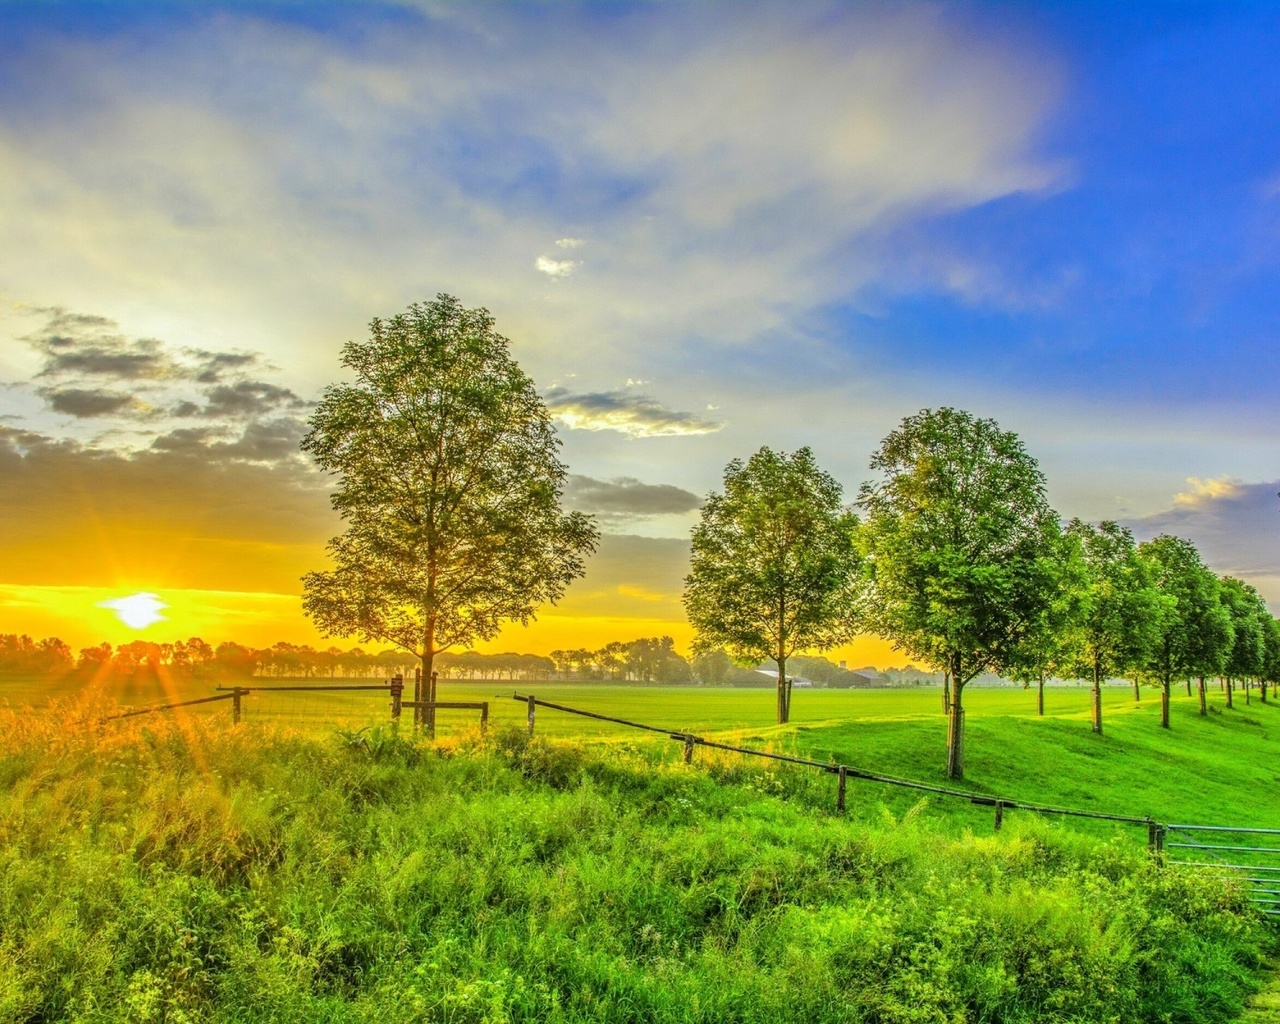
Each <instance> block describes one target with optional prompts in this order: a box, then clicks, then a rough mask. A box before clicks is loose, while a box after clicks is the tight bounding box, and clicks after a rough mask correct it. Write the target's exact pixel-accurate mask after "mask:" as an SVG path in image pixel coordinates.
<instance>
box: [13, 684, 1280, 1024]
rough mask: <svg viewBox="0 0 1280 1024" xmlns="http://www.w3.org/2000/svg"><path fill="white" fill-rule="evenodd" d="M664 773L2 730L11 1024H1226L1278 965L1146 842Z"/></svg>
mask: <svg viewBox="0 0 1280 1024" xmlns="http://www.w3.org/2000/svg"><path fill="white" fill-rule="evenodd" d="M649 696H650V698H652V696H653V695H649ZM672 699H674V698H672ZM815 704H816V702H815ZM993 706H994V705H993ZM922 707H923V705H922ZM981 717H982V716H981V715H976V716H975V719H974V721H978V720H980V719H981ZM991 720H992V721H993V722H994V721H997V720H998V719H995V718H993V719H991ZM936 727H937V723H936V722H935V721H933V719H932V718H930V719H929V721H928V728H929V730H934V729H936ZM828 728H830V729H834V730H835V731H834V732H833V733H832V735H833V736H836V737H838V736H840V735H843V733H841V732H840V731H839V730H840V729H847V728H851V727H849V726H840V727H825V726H824V727H821V728H817V729H815V730H814V731H813V732H812V733H807V734H803V735H804V736H805V737H806V742H808V741H809V740H810V739H812V738H813V737H814V736H821V735H822V734H823V731H824V730H825V729H828ZM765 732H766V734H767V736H772V738H773V739H774V740H777V738H778V737H777V736H776V735H774V734H772V733H771V732H770V731H768V730H766V731H765ZM856 735H857V736H858V737H860V738H861V736H862V733H861V732H858V733H857V734H856ZM767 736H766V738H767ZM673 747H674V745H673V744H670V743H667V742H665V741H662V740H661V739H659V740H656V741H646V742H644V743H641V744H633V743H630V742H613V743H610V744H606V745H605V746H603V747H596V748H581V747H578V746H575V745H572V744H548V743H545V742H542V741H539V742H536V743H535V744H533V745H532V746H528V745H526V744H525V742H524V741H523V739H522V738H521V736H520V734H519V733H518V732H514V731H512V732H507V733H505V734H504V733H502V732H499V734H498V736H497V737H495V739H494V740H493V741H492V742H491V743H490V744H488V745H487V746H485V747H483V748H477V747H474V746H470V745H469V744H468V743H467V742H462V743H459V742H457V741H453V742H449V743H445V744H442V745H441V746H440V747H439V748H428V747H425V746H421V745H411V744H409V743H405V742H403V741H399V740H396V739H394V738H392V737H390V736H389V735H387V734H373V735H369V734H365V735H364V736H363V737H362V738H360V739H359V741H358V742H354V743H353V742H350V741H344V740H342V739H341V738H337V737H334V736H333V735H332V734H330V735H329V736H328V737H324V736H319V737H318V736H316V735H314V734H305V735H303V734H298V733H296V732H295V733H289V732H285V733H281V732H276V731H272V730H271V729H270V728H269V727H263V726H261V725H249V726H247V727H245V728H242V729H240V730H237V731H232V730H230V729H228V728H227V727H226V723H225V719H222V720H217V719H208V718H203V719H197V720H194V721H188V722H184V721H183V720H182V719H176V718H175V719H165V720H152V721H150V722H148V723H145V724H144V723H143V722H140V721H138V720H133V721H132V722H130V723H128V724H125V725H113V726H109V727H107V728H106V729H104V730H102V731H101V732H98V731H96V730H93V729H89V728H82V729H78V730H66V729H62V728H60V727H58V726H56V725H54V724H53V723H51V722H50V721H49V720H48V719H47V718H46V719H42V718H39V717H36V716H19V717H15V718H10V719H8V720H6V721H3V722H0V1020H15V1021H16V1020H62V1019H72V1020H86V1021H107V1020H130V1021H161V1020H166V1021H185V1020H219V1021H222V1020H226V1021H231V1020H236V1021H249V1020H272V1021H287V1020H296V1021H308V1022H311V1021H329V1020H333V1021H374V1020H376V1021H379V1022H395V1021H414V1020H423V1019H431V1020H448V1021H475V1022H482V1021H483V1022H491V1021H509V1020H521V1021H525V1020H528V1021H533V1020H538V1021H542V1020H549V1021H556V1020H574V1021H588V1020H590V1021H598V1020H599V1021H635V1020H664V1021H665V1020H669V1021H722V1020H742V1021H878V1022H886V1024H887V1022H895V1024H897V1022H904V1024H905V1022H938V1024H942V1022H952V1021H954V1022H959V1021H983V1020H985V1021H1002V1022H1004V1021H1008V1022H1018V1021H1041V1020H1053V1021H1144V1020H1151V1021H1155V1020H1178V1021H1220V1020H1224V1019H1226V1018H1228V1017H1229V1016H1230V1015H1232V1014H1233V1013H1235V1012H1238V1010H1239V1007H1240V1005H1241V1002H1242V999H1243V997H1244V995H1245V994H1246V992H1247V990H1248V988H1249V986H1250V984H1251V978H1252V976H1253V972H1254V971H1255V969H1256V967H1257V965H1258V963H1259V961H1260V957H1261V955H1262V953H1263V951H1264V948H1265V941H1266V940H1265V938H1264V935H1263V933H1262V931H1261V929H1260V928H1259V927H1258V925H1257V924H1256V923H1254V922H1253V921H1252V920H1251V919H1250V918H1249V917H1248V916H1247V915H1245V914H1242V913H1241V909H1242V908H1241V905H1240V904H1239V901H1238V897H1237V896H1235V895H1233V894H1232V893H1231V892H1229V891H1228V890H1225V889H1224V888H1222V887H1221V886H1220V885H1219V884H1217V883H1213V882H1212V881H1209V880H1203V879H1196V878H1187V877H1185V876H1183V875H1181V874H1178V873H1176V872H1170V871H1167V870H1165V871H1161V870H1157V869H1155V868H1154V867H1153V866H1152V865H1151V864H1150V863H1149V862H1148V861H1147V859H1146V857H1145V855H1144V854H1143V853H1142V852H1141V850H1140V847H1137V848H1135V845H1134V844H1133V843H1131V842H1127V841H1124V840H1119V841H1115V842H1109V843H1097V842H1093V841H1089V840H1082V839H1080V838H1079V837H1078V836H1077V835H1076V834H1074V833H1072V832H1070V831H1067V830H1061V829H1055V828H1048V827H1045V826H1043V825H1042V824H1040V823H1037V822H1035V821H1034V820H1028V819H1023V820H1021V821H1017V822H1011V823H1010V825H1009V826H1008V827H1006V829H1005V831H1004V832H1002V833H1001V835H1000V836H999V837H990V836H986V837H981V836H973V835H970V834H965V833H964V832H963V831H960V830H950V829H942V830H940V829H938V828H936V827H934V826H933V825H932V824H930V823H928V822H926V821H924V820H923V817H924V816H923V815H921V814H920V813H905V814H893V813H890V812H889V811H887V810H886V809H885V808H883V807H881V806H879V805H875V804H873V803H871V802H870V801H863V802H861V803H860V804H859V805H858V806H857V807H856V808H855V809H854V811H853V813H852V814H851V815H849V816H848V817H846V818H838V817H836V816H834V815H833V814H831V813H830V799H829V797H830V790H829V780H828V779H827V778H825V777H824V776H820V775H817V774H815V773H813V772H809V771H803V770H795V771H791V770H787V769H785V768H776V767H774V766H772V765H763V764H761V763H759V762H755V761H751V762H747V761H742V760H740V759H735V758H715V757H711V756H708V755H707V754H706V752H703V753H702V754H700V760H699V764H698V765H696V766H694V767H693V768H686V767H685V766H683V765H680V764H678V763H677V764H673V763H671V761H670V760H669V759H666V760H664V758H666V757H667V755H669V754H671V753H672V748H673ZM860 749H861V750H863V751H866V750H868V748H867V747H865V746H864V747H861V748H860Z"/></svg>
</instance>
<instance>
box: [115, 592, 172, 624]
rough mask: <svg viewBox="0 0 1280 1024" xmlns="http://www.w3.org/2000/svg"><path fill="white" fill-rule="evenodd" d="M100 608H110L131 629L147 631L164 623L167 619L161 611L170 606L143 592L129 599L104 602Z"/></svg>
mask: <svg viewBox="0 0 1280 1024" xmlns="http://www.w3.org/2000/svg"><path fill="white" fill-rule="evenodd" d="M98 607H99V608H110V609H111V610H112V611H113V612H115V613H116V618H118V619H119V620H120V621H121V622H123V623H124V624H125V625H126V626H128V627H129V628H130V629H146V628H147V627H148V626H150V625H153V624H154V623H157V622H161V621H163V620H164V618H165V617H164V616H163V615H161V614H160V610H161V609H162V608H168V607H169V606H168V605H167V604H165V603H164V602H163V601H161V600H160V598H159V597H157V596H156V595H155V594H148V593H145V592H143V593H138V594H130V595H129V596H128V597H115V598H112V599H111V600H110V601H103V602H102V603H101V604H99V605H98Z"/></svg>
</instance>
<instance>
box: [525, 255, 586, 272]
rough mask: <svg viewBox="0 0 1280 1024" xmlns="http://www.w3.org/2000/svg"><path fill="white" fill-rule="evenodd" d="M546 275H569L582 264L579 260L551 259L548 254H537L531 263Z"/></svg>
mask: <svg viewBox="0 0 1280 1024" xmlns="http://www.w3.org/2000/svg"><path fill="white" fill-rule="evenodd" d="M533 265H534V266H535V267H537V268H538V269H539V270H541V271H542V272H543V273H544V274H546V275H547V276H548V277H569V276H570V275H571V274H572V273H573V272H574V271H575V270H577V269H578V268H579V267H580V266H582V261H581V260H553V259H552V258H551V257H550V256H539V257H538V258H537V259H536V260H535V261H534V264H533Z"/></svg>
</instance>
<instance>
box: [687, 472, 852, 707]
mask: <svg viewBox="0 0 1280 1024" xmlns="http://www.w3.org/2000/svg"><path fill="white" fill-rule="evenodd" d="M857 525H858V520H857V517H856V516H855V515H854V514H853V513H852V512H851V511H849V510H848V509H847V508H845V507H844V505H843V504H842V492H841V488H840V485H839V484H838V483H837V482H836V481H835V479H834V478H833V477H832V476H831V475H830V474H828V473H825V472H823V471H822V470H821V469H819V468H818V465H817V463H816V462H815V461H814V458H813V452H811V451H810V450H809V449H808V448H801V449H799V450H798V451H796V452H793V453H792V454H791V455H787V454H786V453H784V452H775V451H772V450H771V449H769V448H761V449H760V450H759V451H758V452H756V453H755V454H754V455H753V456H751V458H750V459H748V460H747V462H746V463H743V462H742V460H741V459H734V460H733V461H732V462H730V463H729V465H728V466H727V467H726V468H725V472H724V493H723V494H716V493H713V494H710V495H708V497H707V500H706V503H705V504H704V505H703V507H702V520H701V522H699V524H698V525H697V526H696V527H694V530H693V558H692V563H691V565H690V570H689V575H688V576H687V577H685V591H684V606H685V610H686V612H687V613H688V616H689V622H690V623H691V624H692V625H693V628H694V631H695V634H696V639H695V643H694V650H695V652H697V653H702V652H706V651H710V650H712V649H714V648H717V647H722V648H724V649H725V650H727V651H728V652H729V653H730V654H731V655H732V656H733V657H734V658H736V659H738V660H742V661H747V660H751V661H755V662H757V663H759V662H760V661H764V660H766V659H772V660H773V661H774V662H775V663H776V664H777V666H778V686H777V710H778V722H779V723H785V722H787V721H788V720H789V719H790V715H791V685H790V681H789V680H788V678H787V659H788V658H789V657H791V655H792V654H794V653H795V652H796V651H803V650H825V649H827V648H830V647H833V646H835V645H836V644H839V643H842V642H844V641H846V640H849V639H852V637H853V636H854V635H855V634H856V632H857V624H858V604H859V599H860V597H861V594H862V589H863V587H862V574H861V563H860V560H859V557H858V553H857V549H856V546H855V541H854V534H855V532H856V530H857Z"/></svg>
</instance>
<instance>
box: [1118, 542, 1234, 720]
mask: <svg viewBox="0 0 1280 1024" xmlns="http://www.w3.org/2000/svg"><path fill="white" fill-rule="evenodd" d="M1138 553H1139V554H1140V555H1141V557H1143V558H1144V559H1146V560H1147V561H1148V562H1149V563H1150V564H1151V571H1152V576H1153V582H1154V584H1155V587H1156V590H1157V591H1158V592H1159V593H1160V595H1161V596H1162V598H1163V602H1162V605H1163V607H1162V608H1161V610H1160V612H1159V613H1158V615H1157V616H1156V619H1155V622H1156V634H1155V641H1154V643H1153V644H1152V646H1151V649H1150V651H1149V653H1148V655H1147V663H1146V668H1147V670H1148V671H1149V672H1150V673H1151V674H1152V675H1153V676H1155V678H1156V679H1157V680H1158V681H1159V683H1160V724H1161V725H1162V726H1164V728H1166V729H1168V728H1169V696H1170V693H1169V691H1170V688H1171V686H1172V682H1173V680H1175V679H1190V678H1191V677H1192V676H1205V675H1208V674H1210V673H1212V672H1215V671H1217V670H1218V668H1219V667H1220V666H1221V665H1222V664H1223V661H1224V659H1225V658H1226V656H1227V654H1228V652H1229V651H1230V649H1231V640H1232V628H1231V616H1230V614H1229V612H1228V611H1227V608H1226V606H1225V605H1224V604H1223V603H1222V601H1221V599H1220V595H1219V590H1220V587H1219V584H1218V578H1217V577H1216V576H1215V575H1214V574H1213V573H1212V572H1210V571H1209V570H1208V569H1207V568H1206V567H1205V564H1204V562H1203V561H1202V560H1201V558H1200V552H1199V551H1197V550H1196V546H1195V545H1194V544H1192V543H1191V541H1189V540H1184V539H1183V538H1181V537H1171V536H1169V535H1168V534H1161V535H1160V536H1159V537H1156V538H1155V539H1154V540H1149V541H1145V542H1144V543H1142V544H1141V545H1139V547H1138Z"/></svg>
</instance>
